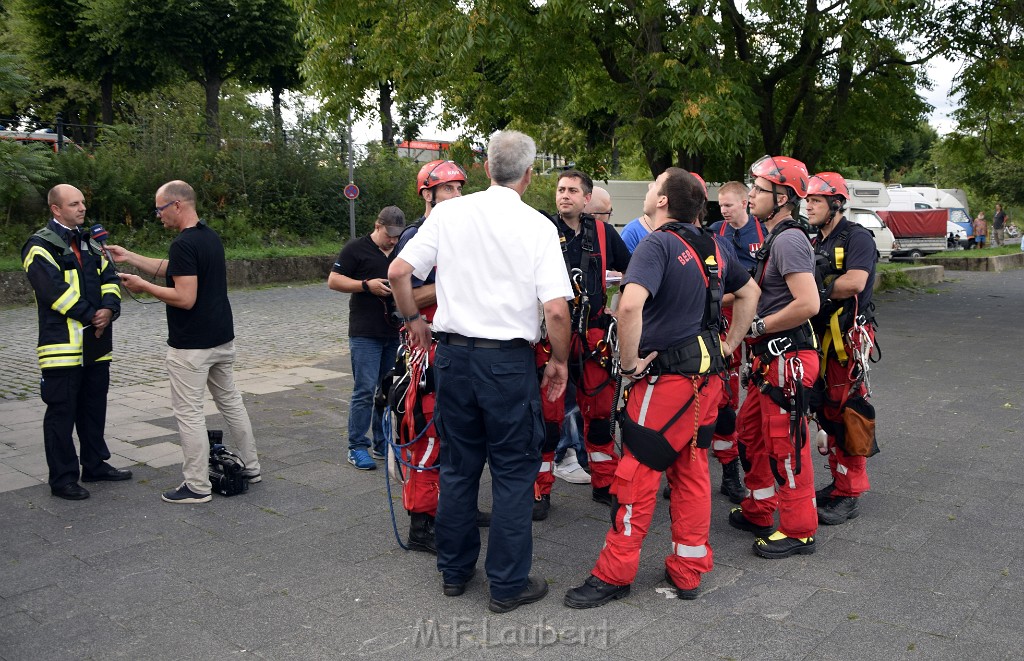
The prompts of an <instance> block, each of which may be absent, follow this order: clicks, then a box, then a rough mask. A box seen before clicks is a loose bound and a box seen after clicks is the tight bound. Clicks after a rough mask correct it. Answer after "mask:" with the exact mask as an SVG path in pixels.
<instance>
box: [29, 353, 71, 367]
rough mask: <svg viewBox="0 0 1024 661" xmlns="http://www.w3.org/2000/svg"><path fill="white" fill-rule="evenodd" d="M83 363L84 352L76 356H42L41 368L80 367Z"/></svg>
mask: <svg viewBox="0 0 1024 661" xmlns="http://www.w3.org/2000/svg"><path fill="white" fill-rule="evenodd" d="M81 365H82V354H77V355H74V356H58V357H54V358H40V359H39V368H40V369H48V368H53V367H80V366H81Z"/></svg>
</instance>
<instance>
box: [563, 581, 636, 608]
mask: <svg viewBox="0 0 1024 661" xmlns="http://www.w3.org/2000/svg"><path fill="white" fill-rule="evenodd" d="M627 596H629V585H612V584H611V583H605V582H604V581H602V580H601V579H599V578H598V577H597V576H593V575H591V576H588V577H587V580H585V581H584V582H583V585H581V586H579V587H578V588H573V589H571V590H569V591H568V592H566V593H565V599H564V600H563V601H562V603H564V604H565V605H566V606H568V607H569V608H596V607H597V606H603V605H604V604H607V603H608V602H609V601H611V600H612V599H622V598H623V597H627Z"/></svg>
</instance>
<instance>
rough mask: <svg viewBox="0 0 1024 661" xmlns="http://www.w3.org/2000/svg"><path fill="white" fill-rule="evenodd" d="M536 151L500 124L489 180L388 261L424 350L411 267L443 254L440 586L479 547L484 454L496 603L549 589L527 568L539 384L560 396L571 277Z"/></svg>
mask: <svg viewBox="0 0 1024 661" xmlns="http://www.w3.org/2000/svg"><path fill="white" fill-rule="evenodd" d="M536 155H537V148H536V145H535V144H534V141H533V139H532V138H530V137H529V136H527V135H525V134H522V133H519V132H516V131H502V132H499V133H496V134H495V135H494V136H493V137H492V138H491V140H490V143H489V145H488V148H487V162H486V163H485V165H484V168H485V171H486V172H487V173H488V176H489V177H490V178H491V186H490V187H489V188H488V189H486V190H484V191H481V192H479V193H473V194H472V195H466V196H463V197H459V198H455V199H451V200H448V201H446V202H445V203H443V204H441V205H438V207H437V208H435V209H434V211H433V212H432V213H431V215H430V217H429V218H428V219H427V221H426V222H425V223H423V226H422V227H420V230H419V232H418V233H417V234H416V236H415V237H413V238H412V240H410V241H409V243H408V244H407V245H406V246H405V248H404V249H403V250H402V254H401V255H399V256H398V257H397V258H396V259H395V261H394V262H393V263H392V264H391V267H390V268H389V269H388V277H389V279H390V280H391V284H392V287H393V290H394V293H395V300H396V303H397V305H398V309H399V311H400V312H401V314H402V316H403V317H404V319H405V322H406V327H407V329H408V332H409V334H410V338H411V342H412V344H413V346H414V347H418V348H420V349H423V350H428V349H429V347H430V342H431V328H430V326H428V324H427V323H426V321H425V320H424V319H423V318H422V316H421V315H420V312H419V310H418V306H417V305H416V301H415V297H414V295H413V289H412V280H411V278H412V276H413V275H414V274H415V276H416V277H417V278H420V279H423V278H425V277H426V276H427V275H428V274H429V273H430V271H431V270H432V269H433V268H434V267H435V266H438V265H441V268H439V269H438V270H437V280H436V283H435V284H436V295H437V312H436V313H435V315H434V324H433V325H434V328H433V331H434V332H435V333H436V335H437V340H438V346H437V353H436V359H435V362H434V368H435V370H436V384H437V400H436V405H435V409H434V416H435V417H434V422H435V424H436V426H437V428H438V434H439V435H440V436H441V438H443V439H444V443H443V444H442V447H441V475H440V494H439V500H438V507H437V520H436V527H435V543H436V545H437V568H438V570H439V571H440V572H441V576H442V592H443V594H445V595H446V596H451V597H455V596H458V595H461V594H463V593H464V592H465V590H466V587H467V584H468V583H469V581H470V580H471V579H472V577H473V574H474V573H475V571H476V563H477V558H478V556H479V553H480V532H479V529H478V528H477V526H476V513H477V496H478V491H479V484H480V476H481V473H482V471H483V465H484V462H485V460H486V462H487V465H488V467H489V469H490V472H491V494H492V500H493V513H492V518H491V527H490V531H489V537H488V545H487V558H486V561H485V563H484V564H485V569H486V573H487V578H488V582H489V584H490V602H489V604H488V608H489V609H490V610H491V611H492V612H496V613H505V612H508V611H511V610H514V609H516V608H518V607H519V606H522V605H523V604H528V603H532V602H535V601H538V600H540V599H543V598H544V595H546V594H547V591H548V587H547V583H546V582H545V581H544V580H543V579H541V578H537V577H534V576H530V567H531V564H532V557H533V536H532V521H531V515H532V509H533V484H534V480H535V478H536V476H537V471H538V469H539V468H540V447H541V443H542V442H543V440H544V423H543V418H542V416H541V402H540V389H541V387H544V388H546V389H547V392H548V399H549V401H554V400H556V399H558V398H559V397H560V396H561V395H562V393H563V392H564V391H565V384H566V381H567V379H568V366H567V362H566V361H567V360H568V356H569V308H568V305H567V304H566V300H567V299H569V298H570V297H572V287H571V285H570V283H569V279H568V276H567V275H566V272H565V265H564V263H563V261H562V258H561V252H560V250H559V245H558V234H557V232H556V231H555V228H554V226H553V225H552V224H551V222H550V221H549V220H547V219H546V218H544V217H543V216H542V215H541V214H539V213H537V211H536V210H534V209H533V208H531V207H529V206H528V205H526V204H525V203H523V201H522V199H521V197H522V194H523V193H524V192H525V191H526V189H527V187H528V186H529V185H530V180H531V177H532V173H533V163H534V159H535V158H536ZM538 303H540V304H541V305H538ZM541 308H542V309H543V313H544V325H545V328H546V330H547V337H548V340H549V341H550V343H551V351H552V355H551V360H550V361H549V362H548V364H547V365H546V366H545V368H544V375H543V378H542V380H541V383H540V384H538V383H537V371H536V367H535V360H534V350H533V347H532V344H533V343H535V342H537V341H538V340H539V339H540V335H541V316H540V309H541Z"/></svg>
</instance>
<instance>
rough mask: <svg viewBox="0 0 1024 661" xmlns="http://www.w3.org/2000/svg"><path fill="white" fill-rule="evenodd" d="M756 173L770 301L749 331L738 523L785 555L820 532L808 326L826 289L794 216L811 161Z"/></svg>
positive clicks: (771, 165)
mask: <svg viewBox="0 0 1024 661" xmlns="http://www.w3.org/2000/svg"><path fill="white" fill-rule="evenodd" d="M750 176H751V178H752V179H753V185H752V186H751V187H750V194H749V196H748V199H749V201H750V211H751V213H753V214H754V215H755V216H756V217H757V218H759V219H762V220H763V221H764V223H765V228H766V229H767V230H768V232H769V233H768V236H767V237H766V238H765V243H764V245H763V246H762V247H761V249H760V250H758V251H757V255H756V256H757V266H756V267H755V269H754V280H755V281H756V282H757V283H758V284H759V286H760V287H761V298H760V300H759V301H758V304H757V316H756V317H754V321H753V323H752V324H751V326H750V333H749V339H748V343H749V347H748V349H749V351H750V353H752V354H753V356H754V360H753V362H752V363H751V366H750V370H749V380H748V384H747V398H746V400H744V402H743V407H742V408H741V409H740V413H739V422H738V433H739V438H740V439H742V442H743V443H744V445H745V447H746V456H747V461H748V462H749V468H747V476H746V485H747V488H749V489H750V494H749V495H748V496H747V497H746V498H745V499H744V500H743V504H742V506H741V507H736V508H734V509H733V510H732V511H731V512H730V513H729V525H731V526H732V527H734V528H738V529H740V530H746V531H749V532H752V533H754V534H755V535H756V537H757V540H756V541H755V543H754V552H755V553H757V554H758V555H760V556H762V557H765V558H786V557H789V556H791V555H793V554H794V553H801V554H808V553H814V550H815V542H814V534H815V533H816V532H817V528H818V514H817V511H816V509H815V503H814V471H813V468H812V464H811V444H810V443H809V442H808V427H807V420H806V415H807V405H808V395H809V393H808V389H810V388H812V387H813V385H814V381H815V380H816V378H817V372H818V351H817V342H816V340H815V338H814V332H813V330H812V329H811V326H810V323H809V321H810V319H811V317H813V316H814V315H815V314H816V313H817V312H818V287H817V284H816V282H815V279H814V251H813V250H812V249H811V243H810V241H808V239H807V235H806V234H805V233H804V231H803V229H802V228H801V226H800V224H799V223H798V222H797V221H796V220H795V219H794V218H793V214H794V213H795V212H796V210H797V209H798V208H799V205H800V200H801V199H803V198H804V197H806V196H807V187H808V179H809V177H808V174H807V168H806V166H804V164H803V163H801V162H800V161H798V160H796V159H794V158H789V157H787V156H774V157H773V156H765V157H764V158H762V159H760V160H759V161H757V162H756V163H754V164H753V165H752V166H751V168H750ZM775 510H779V527H778V530H776V529H775Z"/></svg>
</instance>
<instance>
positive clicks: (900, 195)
mask: <svg viewBox="0 0 1024 661" xmlns="http://www.w3.org/2000/svg"><path fill="white" fill-rule="evenodd" d="M888 192H889V206H887V207H885V209H886V211H918V210H920V209H935V208H938V205H937V204H932V203H931V202H929V201H928V198H926V197H925V196H924V195H922V194H921V193H918V192H917V191H913V190H910V189H909V188H900V187H893V186H889V188H888Z"/></svg>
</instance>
